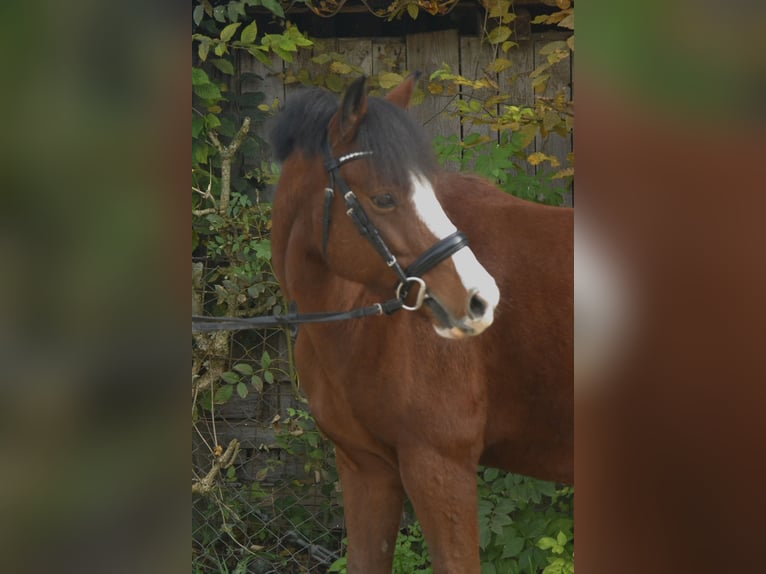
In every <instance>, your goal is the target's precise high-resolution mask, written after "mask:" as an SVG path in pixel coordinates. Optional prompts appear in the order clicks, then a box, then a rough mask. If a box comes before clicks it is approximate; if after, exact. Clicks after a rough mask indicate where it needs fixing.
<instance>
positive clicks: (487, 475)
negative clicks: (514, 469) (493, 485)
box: [484, 468, 500, 482]
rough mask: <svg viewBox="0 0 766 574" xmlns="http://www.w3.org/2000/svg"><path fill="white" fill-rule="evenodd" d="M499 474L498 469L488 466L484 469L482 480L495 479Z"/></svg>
mask: <svg viewBox="0 0 766 574" xmlns="http://www.w3.org/2000/svg"><path fill="white" fill-rule="evenodd" d="M499 474H500V471H499V470H498V469H496V468H488V469H486V470H485V471H484V480H486V481H487V482H492V481H493V480H495V479H496V478H497V477H498V475H499Z"/></svg>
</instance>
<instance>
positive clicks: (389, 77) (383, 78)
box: [378, 72, 404, 90]
mask: <svg viewBox="0 0 766 574" xmlns="http://www.w3.org/2000/svg"><path fill="white" fill-rule="evenodd" d="M403 81H404V78H403V77H402V75H401V74H394V73H393V72H386V73H385V74H381V75H380V76H378V83H380V87H381V88H384V89H386V90H388V89H389V88H393V87H395V86H398V85H399V84H401V83H402V82H403Z"/></svg>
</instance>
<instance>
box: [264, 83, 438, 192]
mask: <svg viewBox="0 0 766 574" xmlns="http://www.w3.org/2000/svg"><path fill="white" fill-rule="evenodd" d="M338 105H339V102H338V99H337V98H336V97H335V96H334V95H333V94H331V93H330V92H328V91H326V90H323V89H320V88H314V89H310V90H306V91H303V92H301V93H299V94H297V95H295V96H293V97H292V98H290V100H289V101H288V102H287V104H286V105H285V108H284V110H283V111H282V113H281V114H280V115H279V117H278V118H277V120H276V123H275V124H274V127H273V128H272V130H271V134H270V136H271V137H270V139H271V144H272V147H273V149H274V153H275V155H276V158H277V160H278V161H280V162H284V161H285V160H286V159H287V158H288V156H290V154H292V153H293V152H294V151H296V150H301V151H303V152H304V153H306V154H307V155H309V156H315V155H321V153H322V145H323V144H324V141H325V138H326V137H327V136H326V129H327V124H328V123H329V122H330V119H331V118H332V116H333V114H334V113H335V112H336V111H337V109H338ZM355 147H357V149H358V150H371V151H372V152H373V154H374V155H373V157H372V158H371V161H372V162H373V163H374V164H375V168H376V169H375V171H376V172H377V173H378V174H379V175H380V177H381V180H383V181H384V182H386V183H391V184H394V185H398V186H404V185H408V184H409V177H410V174H411V173H412V172H418V173H422V174H423V175H427V176H428V175H431V174H433V173H434V172H435V171H436V168H437V163H436V159H435V157H434V154H433V150H432V148H431V142H430V141H429V139H428V137H427V136H426V134H425V132H424V131H423V128H422V127H421V126H419V125H418V124H417V123H416V122H415V121H413V119H412V118H411V117H410V116H409V115H408V114H407V112H406V111H404V110H402V109H401V108H399V107H398V106H396V105H394V104H392V103H390V102H388V101H387V100H384V99H381V98H376V97H368V98H367V113H366V114H365V116H364V119H363V120H362V123H361V125H360V126H359V130H358V132H357V136H356V146H355Z"/></svg>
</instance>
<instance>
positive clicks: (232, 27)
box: [221, 22, 242, 42]
mask: <svg viewBox="0 0 766 574" xmlns="http://www.w3.org/2000/svg"><path fill="white" fill-rule="evenodd" d="M241 25H242V22H234V23H233V24H229V25H228V26H226V27H225V28H224V29H223V30H221V40H222V41H224V42H228V41H229V40H231V38H232V36H234V32H236V31H237V28H239V27H240V26H241Z"/></svg>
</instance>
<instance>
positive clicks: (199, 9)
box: [192, 4, 205, 26]
mask: <svg viewBox="0 0 766 574" xmlns="http://www.w3.org/2000/svg"><path fill="white" fill-rule="evenodd" d="M204 15H205V8H204V7H203V6H202V4H199V5H198V6H195V7H194V10H193V11H192V20H193V21H194V25H195V26H199V23H200V22H202V17H203V16H204Z"/></svg>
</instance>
